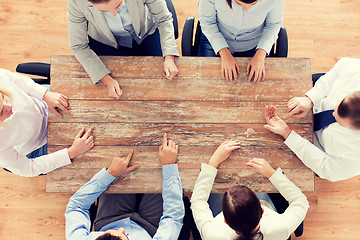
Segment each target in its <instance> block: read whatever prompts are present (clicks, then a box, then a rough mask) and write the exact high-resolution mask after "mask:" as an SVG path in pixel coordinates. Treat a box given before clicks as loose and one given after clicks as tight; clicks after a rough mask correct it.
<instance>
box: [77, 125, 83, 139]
mask: <svg viewBox="0 0 360 240" xmlns="http://www.w3.org/2000/svg"><path fill="white" fill-rule="evenodd" d="M84 131H85V128H84V127H83V128H82V129H81V130H80V132H79V133H78V134H77V135H76V137H75V138H81V136H82V135H83V134H84Z"/></svg>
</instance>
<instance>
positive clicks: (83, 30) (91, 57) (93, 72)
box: [68, 0, 111, 83]
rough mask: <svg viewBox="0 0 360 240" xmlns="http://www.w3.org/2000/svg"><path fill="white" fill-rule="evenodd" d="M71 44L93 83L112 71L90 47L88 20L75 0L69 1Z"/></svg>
mask: <svg viewBox="0 0 360 240" xmlns="http://www.w3.org/2000/svg"><path fill="white" fill-rule="evenodd" d="M68 28H69V44H70V48H71V50H72V51H73V53H74V56H75V58H76V59H77V60H78V61H79V62H80V64H81V65H82V66H83V68H84V69H85V71H86V72H87V73H88V74H89V76H90V78H91V80H92V81H93V83H97V82H98V81H99V80H100V79H101V78H103V77H104V76H105V75H107V74H109V73H111V72H110V70H109V69H107V68H106V66H105V64H104V63H103V62H102V61H101V60H100V58H99V57H98V56H97V55H96V54H95V53H94V51H93V50H91V49H90V47H89V41H88V38H87V30H88V21H87V19H86V18H85V16H84V14H83V13H82V12H81V10H80V9H79V7H78V6H77V4H76V1H75V0H69V1H68Z"/></svg>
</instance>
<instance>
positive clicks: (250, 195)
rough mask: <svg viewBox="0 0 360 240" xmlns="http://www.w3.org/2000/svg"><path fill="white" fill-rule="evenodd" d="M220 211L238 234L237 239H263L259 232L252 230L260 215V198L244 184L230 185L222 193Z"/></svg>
mask: <svg viewBox="0 0 360 240" xmlns="http://www.w3.org/2000/svg"><path fill="white" fill-rule="evenodd" d="M222 211H223V214H224V218H225V221H226V223H227V224H228V225H229V227H230V228H232V229H233V230H235V231H236V232H237V233H238V234H240V235H239V237H238V238H237V240H248V239H249V240H250V239H263V235H262V233H261V232H259V231H258V232H254V233H252V232H253V230H254V229H255V228H256V226H257V225H258V224H259V222H260V219H261V216H262V208H261V204H260V200H259V199H258V197H257V196H256V194H255V193H254V192H253V191H251V190H250V189H249V188H247V187H245V186H240V185H237V186H233V187H230V188H229V189H228V190H227V191H226V192H225V194H224V198H223V201H222Z"/></svg>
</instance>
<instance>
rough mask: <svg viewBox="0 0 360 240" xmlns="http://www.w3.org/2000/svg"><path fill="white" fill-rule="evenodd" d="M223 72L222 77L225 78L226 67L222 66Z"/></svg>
mask: <svg viewBox="0 0 360 240" xmlns="http://www.w3.org/2000/svg"><path fill="white" fill-rule="evenodd" d="M221 74H222V77H223V78H225V68H224V67H222V68H221Z"/></svg>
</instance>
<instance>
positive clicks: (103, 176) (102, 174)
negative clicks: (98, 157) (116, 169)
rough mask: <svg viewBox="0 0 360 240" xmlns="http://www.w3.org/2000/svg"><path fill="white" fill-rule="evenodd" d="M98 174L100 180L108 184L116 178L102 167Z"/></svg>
mask: <svg viewBox="0 0 360 240" xmlns="http://www.w3.org/2000/svg"><path fill="white" fill-rule="evenodd" d="M96 176H97V178H98V179H99V181H100V182H101V183H102V184H104V185H106V186H108V185H109V184H110V183H112V182H113V181H114V180H115V179H116V177H114V176H112V175H111V174H110V173H108V171H106V169H105V168H103V169H101V170H100V171H99V172H98V173H97V174H96Z"/></svg>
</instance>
